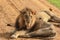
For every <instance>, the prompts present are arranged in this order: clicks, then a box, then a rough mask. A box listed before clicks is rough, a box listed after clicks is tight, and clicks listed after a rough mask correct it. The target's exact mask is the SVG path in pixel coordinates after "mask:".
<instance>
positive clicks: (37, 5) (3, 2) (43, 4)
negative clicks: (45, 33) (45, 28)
mask: <svg viewBox="0 0 60 40" xmlns="http://www.w3.org/2000/svg"><path fill="white" fill-rule="evenodd" d="M25 7H28V8H31V9H32V10H34V11H39V10H49V9H50V8H51V9H52V10H53V11H52V12H53V13H54V14H56V16H58V17H60V14H59V13H60V10H59V9H58V8H56V7H55V6H53V5H51V4H49V3H48V2H47V1H46V0H0V40H48V39H46V38H44V39H40V38H17V39H10V38H9V36H10V32H11V31H13V30H14V29H15V28H14V27H11V26H7V24H14V23H15V21H16V18H17V17H18V15H19V14H20V11H21V10H22V9H23V8H25ZM55 28H56V32H57V35H56V37H55V39H54V40H60V35H59V34H60V31H59V29H60V28H59V27H55ZM50 40H52V39H50Z"/></svg>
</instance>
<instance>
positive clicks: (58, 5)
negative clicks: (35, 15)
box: [47, 0, 60, 9]
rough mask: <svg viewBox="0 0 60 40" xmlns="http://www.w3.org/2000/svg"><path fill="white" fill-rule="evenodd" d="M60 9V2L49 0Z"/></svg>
mask: <svg viewBox="0 0 60 40" xmlns="http://www.w3.org/2000/svg"><path fill="white" fill-rule="evenodd" d="M47 1H49V2H50V3H52V4H53V5H55V6H56V7H58V8H59V9H60V0H47Z"/></svg>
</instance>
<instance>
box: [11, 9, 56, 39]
mask: <svg viewBox="0 0 60 40" xmlns="http://www.w3.org/2000/svg"><path fill="white" fill-rule="evenodd" d="M20 12H21V14H20V15H19V16H18V18H17V21H16V29H17V30H16V31H15V32H14V33H13V34H12V35H11V38H17V37H18V36H22V37H38V36H39V37H42V36H43V37H50V36H52V37H53V36H55V34H56V33H55V32H54V30H53V29H55V28H54V26H52V24H49V23H48V22H47V21H45V19H44V18H43V17H42V16H41V15H40V17H38V16H37V13H35V12H34V11H32V10H31V9H29V8H25V9H23V10H22V11H20ZM43 16H44V15H43ZM46 19H47V20H48V18H46Z"/></svg>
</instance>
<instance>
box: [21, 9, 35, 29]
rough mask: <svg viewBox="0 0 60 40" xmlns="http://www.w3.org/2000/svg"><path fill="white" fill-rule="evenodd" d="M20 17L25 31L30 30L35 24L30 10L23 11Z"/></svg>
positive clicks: (33, 14)
mask: <svg viewBox="0 0 60 40" xmlns="http://www.w3.org/2000/svg"><path fill="white" fill-rule="evenodd" d="M21 13H22V15H23V17H24V21H25V25H26V26H27V29H30V28H31V27H32V26H33V24H34V23H35V19H36V18H35V13H34V12H33V11H32V10H31V9H28V8H26V9H24V10H23V11H22V12H21Z"/></svg>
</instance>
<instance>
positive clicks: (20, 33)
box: [11, 30, 27, 38]
mask: <svg viewBox="0 0 60 40" xmlns="http://www.w3.org/2000/svg"><path fill="white" fill-rule="evenodd" d="M26 32H27V31H24V30H22V31H16V32H15V33H13V34H12V35H11V38H18V37H19V36H20V37H24V36H25V35H26Z"/></svg>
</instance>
